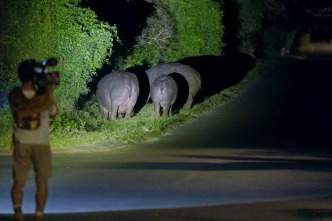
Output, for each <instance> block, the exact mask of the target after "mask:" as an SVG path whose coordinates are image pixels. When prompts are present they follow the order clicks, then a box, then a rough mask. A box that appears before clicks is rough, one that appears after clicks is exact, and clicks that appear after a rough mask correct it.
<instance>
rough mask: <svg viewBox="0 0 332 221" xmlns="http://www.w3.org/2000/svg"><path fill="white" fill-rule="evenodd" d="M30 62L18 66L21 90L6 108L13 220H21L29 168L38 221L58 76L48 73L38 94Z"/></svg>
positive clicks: (12, 94)
mask: <svg viewBox="0 0 332 221" xmlns="http://www.w3.org/2000/svg"><path fill="white" fill-rule="evenodd" d="M36 66H38V65H37V63H36V62H35V61H34V60H27V61H23V62H22V63H21V64H20V65H19V67H18V75H19V78H20V80H21V82H22V85H21V87H17V88H14V89H13V90H12V91H11V92H10V94H9V104H10V109H11V112H12V115H13V118H14V134H13V144H14V151H13V180H14V182H13V187H12V192H11V195H12V202H13V207H14V212H15V215H14V219H15V220H17V221H22V220H23V213H22V209H21V205H22V200H23V189H24V185H25V181H26V179H27V177H28V173H29V171H30V169H31V167H32V166H33V169H34V172H35V181H36V189H37V190H36V213H35V216H34V220H35V221H38V220H42V217H43V212H44V207H45V204H46V200H47V193H48V188H47V187H48V185H47V180H48V178H50V177H51V175H52V168H51V150H50V140H49V118H50V117H51V118H53V117H55V116H56V115H57V113H58V108H57V106H56V104H55V102H54V96H53V91H54V89H55V88H56V86H57V85H58V83H59V77H58V73H55V72H54V73H48V74H47V75H49V76H48V77H49V78H50V79H52V81H51V82H49V83H48V85H47V86H46V89H45V90H43V91H42V92H39V91H36V89H35V82H36V79H35V78H36V71H35V68H36Z"/></svg>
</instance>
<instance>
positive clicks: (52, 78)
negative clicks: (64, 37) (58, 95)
mask: <svg viewBox="0 0 332 221" xmlns="http://www.w3.org/2000/svg"><path fill="white" fill-rule="evenodd" d="M56 64H57V61H56V59H54V58H50V59H48V61H47V62H46V61H43V62H36V63H35V67H34V73H35V77H34V83H35V88H36V91H37V92H39V93H43V92H45V91H46V90H47V88H48V87H50V86H52V85H55V86H57V85H59V79H60V76H59V72H49V71H48V70H47V67H50V66H51V67H53V66H55V65H56Z"/></svg>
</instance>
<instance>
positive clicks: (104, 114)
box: [99, 105, 108, 118]
mask: <svg viewBox="0 0 332 221" xmlns="http://www.w3.org/2000/svg"><path fill="white" fill-rule="evenodd" d="M99 108H100V110H101V115H102V117H103V118H108V110H107V109H106V107H104V106H103V105H99Z"/></svg>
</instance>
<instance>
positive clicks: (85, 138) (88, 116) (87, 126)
mask: <svg viewBox="0 0 332 221" xmlns="http://www.w3.org/2000/svg"><path fill="white" fill-rule="evenodd" d="M274 62H275V61H267V60H264V61H262V62H259V63H258V65H256V67H255V68H254V69H252V70H251V71H250V72H249V73H248V74H247V76H246V78H244V79H243V80H242V81H241V82H240V83H239V84H237V85H235V86H233V87H230V88H228V89H225V90H223V91H222V92H221V93H219V94H216V95H213V96H211V97H209V98H207V99H206V100H205V101H204V102H202V103H198V104H195V105H194V106H193V107H192V108H191V109H189V110H180V112H179V113H178V114H176V115H174V116H173V117H168V118H164V117H159V118H156V117H154V110H153V105H152V104H147V105H145V106H144V107H143V108H142V109H141V110H140V111H139V112H138V113H135V115H134V116H133V117H132V118H130V119H118V120H116V121H110V120H106V119H102V118H101V113H100V110H99V107H98V103H97V102H96V100H95V98H93V99H92V100H91V101H89V102H88V103H86V105H85V107H84V108H83V109H82V110H77V111H75V112H71V111H70V112H68V113H66V111H68V109H63V110H62V112H61V114H60V116H58V117H57V118H56V119H55V120H54V121H53V122H52V124H51V145H52V147H55V148H56V147H66V146H78V145H87V144H93V143H99V142H103V141H118V142H123V143H136V142H140V141H142V140H146V139H148V138H153V137H158V136H161V135H163V134H165V132H167V131H170V130H172V129H175V128H178V127H179V126H180V125H182V124H183V123H186V122H189V121H191V120H193V119H195V117H197V116H200V115H203V114H206V113H208V112H210V111H211V110H213V109H214V108H216V107H218V106H220V105H222V104H224V103H225V102H226V101H227V100H228V99H229V98H232V97H236V96H237V95H239V94H241V93H243V92H244V91H245V90H246V89H247V87H248V86H249V85H250V84H251V83H252V82H253V81H255V80H256V79H257V78H259V76H260V74H261V73H266V71H267V70H268V69H270V68H273V66H274ZM0 124H1V125H4V127H3V126H2V127H0V148H8V147H10V146H11V133H12V130H11V128H12V127H11V124H12V119H11V116H10V114H9V112H8V110H3V109H2V110H1V112H0Z"/></svg>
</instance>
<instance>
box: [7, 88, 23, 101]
mask: <svg viewBox="0 0 332 221" xmlns="http://www.w3.org/2000/svg"><path fill="white" fill-rule="evenodd" d="M21 95H22V90H21V88H20V87H14V88H13V89H12V90H11V91H10V92H9V94H8V98H9V101H10V100H11V99H13V98H15V97H17V96H21Z"/></svg>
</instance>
